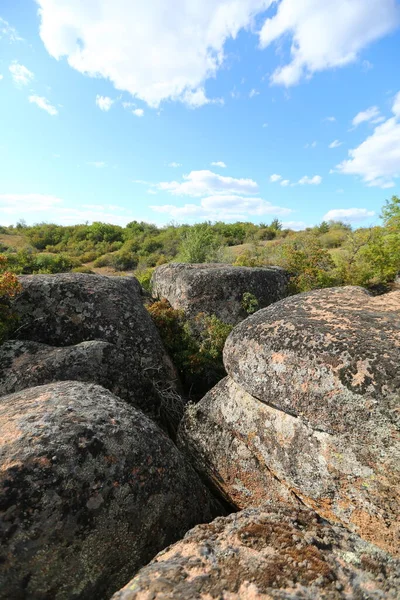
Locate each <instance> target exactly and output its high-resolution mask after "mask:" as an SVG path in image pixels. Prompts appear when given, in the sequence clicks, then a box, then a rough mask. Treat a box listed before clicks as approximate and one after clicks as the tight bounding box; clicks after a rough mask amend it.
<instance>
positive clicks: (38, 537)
mask: <svg viewBox="0 0 400 600" xmlns="http://www.w3.org/2000/svg"><path fill="white" fill-rule="evenodd" d="M0 439H1V449H0V507H1V508H0V510H1V514H2V519H1V523H0V536H1V544H0V548H1V549H0V598H1V599H2V600H10V599H11V598H13V599H14V598H15V599H22V598H29V599H30V600H43V599H44V598H52V599H55V600H70V599H71V598H74V599H76V600H78V599H80V600H83V599H88V598H96V599H97V598H98V599H101V598H108V597H109V596H110V595H111V594H112V593H113V592H114V591H115V590H117V589H119V588H120V587H121V586H122V585H124V583H126V581H127V580H128V579H129V577H131V576H132V573H134V572H136V571H137V569H138V568H139V567H141V566H142V565H144V564H145V563H146V562H148V561H149V560H150V559H151V558H152V557H153V556H154V555H155V554H156V553H157V552H158V551H159V550H161V549H162V548H165V547H166V546H167V545H168V544H170V543H172V542H173V541H175V540H177V539H178V538H180V537H181V536H183V534H184V533H185V532H186V531H187V530H188V529H189V528H190V527H193V526H194V525H195V524H196V523H199V522H205V521H209V520H211V519H212V518H213V517H215V516H216V515H217V514H221V511H220V508H219V507H218V506H217V503H216V502H215V501H214V500H213V499H212V498H211V496H210V494H209V492H208V491H207V490H206V488H205V487H204V486H203V484H202V483H201V482H200V480H199V478H198V476H197V475H196V473H195V472H194V470H193V469H192V467H190V465H189V464H188V463H187V462H186V461H185V459H184V458H183V457H182V455H181V454H180V453H179V451H178V450H177V449H176V447H175V446H174V444H173V443H172V442H171V440H170V439H169V438H168V437H167V436H166V435H165V434H164V433H163V432H162V431H161V430H160V429H159V428H158V427H157V426H156V425H155V424H154V423H153V422H152V421H151V420H149V419H148V418H147V417H145V416H144V415H143V413H141V412H140V411H137V410H136V409H135V408H133V407H132V406H129V405H128V404H126V403H125V402H123V401H121V400H119V399H118V398H116V397H115V396H114V395H113V394H111V393H110V392H109V391H107V390H105V389H104V388H102V387H100V386H97V385H93V384H84V383H77V382H61V383H54V384H50V385H46V386H40V387H35V388H31V389H28V390H24V391H21V392H18V393H15V394H12V395H9V396H4V397H2V398H1V399H0Z"/></svg>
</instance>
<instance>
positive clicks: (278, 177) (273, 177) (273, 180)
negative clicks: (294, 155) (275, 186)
mask: <svg viewBox="0 0 400 600" xmlns="http://www.w3.org/2000/svg"><path fill="white" fill-rule="evenodd" d="M281 179H282V175H278V174H277V173H274V174H273V175H271V177H270V178H269V180H270V182H271V183H276V182H277V181H280V180H281Z"/></svg>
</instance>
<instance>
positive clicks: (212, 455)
mask: <svg viewBox="0 0 400 600" xmlns="http://www.w3.org/2000/svg"><path fill="white" fill-rule="evenodd" d="M399 306H400V293H398V292H393V293H391V294H388V295H387V296H386V297H375V298H372V297H371V296H369V295H368V294H367V293H366V292H364V291H363V290H361V289H359V288H345V289H333V290H326V291H319V292H312V293H309V294H302V295H300V296H296V297H293V298H290V299H287V300H283V301H282V302H280V303H278V304H276V305H273V306H271V307H269V308H267V309H265V310H263V311H260V312H259V313H257V314H255V315H254V316H252V317H250V318H249V319H247V320H246V321H245V322H243V323H241V324H240V325H239V326H238V327H236V328H235V329H234V331H233V332H232V334H231V335H230V337H229V338H228V341H227V344H226V347H225V366H226V368H227V371H228V373H229V375H230V376H229V377H228V378H227V379H225V380H223V381H222V382H220V383H219V384H218V385H217V386H216V387H215V388H214V389H213V390H211V391H210V392H209V393H208V394H207V395H206V396H205V398H203V400H202V401H201V402H200V403H199V404H198V405H197V406H195V407H190V408H189V410H188V411H187V413H186V416H185V418H184V420H183V422H182V423H181V426H180V432H179V444H180V446H181V447H182V448H184V449H185V451H186V452H187V453H188V455H190V456H191V457H192V460H193V462H194V464H195V465H196V467H197V468H198V470H199V471H200V472H202V473H203V474H204V475H205V476H207V477H208V478H209V479H210V480H211V481H212V482H213V483H214V485H216V486H217V487H218V488H219V489H220V490H221V491H222V492H223V493H224V495H225V497H227V498H228V499H229V501H230V502H231V503H233V504H234V505H236V506H238V507H239V508H242V507H247V506H251V505H259V504H262V502H263V501H265V500H267V499H269V498H272V499H275V500H279V501H282V500H283V501H291V502H295V503H298V502H302V503H304V504H306V505H307V506H310V507H311V508H314V509H315V510H316V511H317V512H318V513H319V514H320V515H322V516H323V517H325V518H327V519H328V520H330V521H332V522H338V523H342V524H344V525H345V526H346V527H349V528H350V529H352V530H353V531H355V532H357V533H358V534H359V535H361V536H362V537H364V538H365V539H367V540H369V541H372V542H373V543H375V544H377V545H378V546H380V547H382V548H384V549H387V550H389V551H390V552H393V553H397V552H399V548H400V503H399V497H400V437H399V428H398V416H399V400H400V395H399V383H400V380H399V377H400V375H399V368H398V365H399V359H400V319H399V312H398V311H399ZM260 400H261V401H260Z"/></svg>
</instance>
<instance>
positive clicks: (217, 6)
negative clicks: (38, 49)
mask: <svg viewBox="0 0 400 600" xmlns="http://www.w3.org/2000/svg"><path fill="white" fill-rule="evenodd" d="M36 1H37V3H38V4H39V7H40V10H39V14H40V19H41V24H40V35H41V38H42V40H43V42H44V44H45V46H46V49H47V51H48V52H49V53H50V54H51V55H52V56H53V57H55V58H57V59H61V58H62V57H66V58H67V60H68V63H69V64H70V65H71V67H73V68H74V69H77V70H78V71H80V72H81V73H84V74H86V75H89V76H92V77H98V76H99V75H100V76H102V77H104V78H107V79H109V80H110V81H111V82H112V83H113V84H114V86H115V88H116V89H119V90H123V91H127V92H129V93H130V94H132V96H136V97H138V98H140V99H142V100H144V101H145V102H147V104H149V105H150V106H153V107H157V106H158V105H159V104H160V102H161V101H163V100H168V99H171V100H181V101H183V102H186V103H187V104H188V105H189V106H192V107H195V106H201V105H202V104H207V103H208V102H209V101H210V100H209V99H207V96H206V94H205V92H204V89H203V87H204V82H205V81H206V80H207V79H208V78H210V77H213V76H215V74H216V72H217V71H218V69H219V68H220V67H221V65H222V64H223V61H224V45H225V42H226V41H227V40H228V39H234V38H236V36H237V34H238V33H239V31H240V30H241V29H243V28H247V27H250V26H251V25H252V23H253V20H254V17H255V16H256V15H257V14H259V13H261V12H262V11H264V10H266V9H267V8H268V7H269V6H270V4H271V2H272V0H240V2H238V1H237V0H202V2H193V0H170V1H169V2H168V3H166V2H165V0H152V2H142V1H141V0H113V2H110V0H96V2H84V3H82V1H81V0H36Z"/></svg>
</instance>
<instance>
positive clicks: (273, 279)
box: [152, 263, 289, 325]
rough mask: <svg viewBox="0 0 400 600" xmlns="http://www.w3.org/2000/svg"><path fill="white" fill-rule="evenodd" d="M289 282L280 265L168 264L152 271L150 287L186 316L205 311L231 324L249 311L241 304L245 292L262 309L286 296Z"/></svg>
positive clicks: (154, 293)
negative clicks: (253, 297) (251, 296)
mask: <svg viewBox="0 0 400 600" xmlns="http://www.w3.org/2000/svg"><path fill="white" fill-rule="evenodd" d="M288 282H289V275H288V273H287V272H286V271H284V270H283V269H281V268H279V267H265V268H262V267H259V268H250V267H232V265H224V264H180V263H170V264H166V265H161V266H160V267H157V269H156V270H155V271H154V273H153V277H152V290H153V296H158V297H159V298H166V299H167V300H168V302H169V303H170V304H171V306H172V307H173V308H175V309H182V310H184V311H185V313H187V315H188V316H189V317H194V316H196V315H197V314H198V313H200V312H204V313H206V314H209V315H212V314H214V315H216V316H217V317H218V318H219V319H220V320H221V321H224V322H225V323H230V324H233V325H234V324H236V323H239V322H240V321H242V320H243V319H245V318H246V317H247V314H248V313H247V312H246V311H245V310H244V308H243V306H242V300H243V294H244V293H246V292H249V293H251V294H253V296H255V298H256V299H257V300H258V304H259V308H264V307H265V306H268V305H270V304H272V303H273V302H277V301H278V300H281V299H282V298H285V296H287V294H288Z"/></svg>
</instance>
